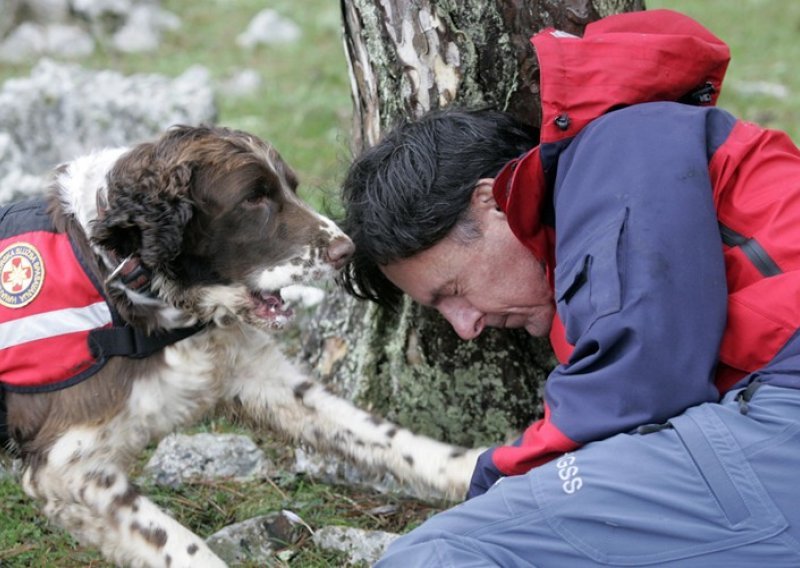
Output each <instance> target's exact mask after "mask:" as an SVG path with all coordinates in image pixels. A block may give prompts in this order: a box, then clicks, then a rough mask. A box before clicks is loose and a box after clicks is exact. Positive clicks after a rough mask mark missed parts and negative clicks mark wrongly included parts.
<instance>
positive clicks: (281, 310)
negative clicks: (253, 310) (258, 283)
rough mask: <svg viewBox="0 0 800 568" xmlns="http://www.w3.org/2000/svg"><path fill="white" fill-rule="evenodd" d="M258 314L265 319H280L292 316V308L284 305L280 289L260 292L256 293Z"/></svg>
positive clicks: (284, 319) (283, 319)
mask: <svg viewBox="0 0 800 568" xmlns="http://www.w3.org/2000/svg"><path fill="white" fill-rule="evenodd" d="M257 296H258V301H259V304H260V306H259V309H258V314H259V315H260V316H261V317H262V318H264V319H266V320H276V322H277V321H278V320H282V321H286V319H287V318H290V317H292V315H293V313H294V312H293V311H292V308H289V307H287V306H285V305H284V302H283V297H282V296H281V293H280V291H275V292H261V293H259V294H258V295H257Z"/></svg>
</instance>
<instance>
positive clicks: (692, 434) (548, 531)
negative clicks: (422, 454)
mask: <svg viewBox="0 0 800 568" xmlns="http://www.w3.org/2000/svg"><path fill="white" fill-rule="evenodd" d="M741 392H743V391H742V390H741V389H740V390H736V391H733V392H730V393H728V394H727V395H726V396H725V398H724V399H723V400H722V401H721V402H720V403H713V404H712V403H710V404H703V405H700V406H697V407H694V408H691V409H689V410H687V411H686V412H685V413H684V414H682V415H681V416H679V417H677V418H675V419H673V420H670V424H671V427H669V428H666V429H663V430H660V431H657V432H653V433H649V434H620V435H617V436H614V437H612V438H609V439H607V440H603V441H601V442H595V443H592V444H588V445H586V446H584V447H583V448H581V449H579V450H576V451H575V452H572V453H569V454H566V455H565V456H562V457H561V458H560V459H557V460H554V461H552V462H549V463H547V464H545V465H543V466H540V467H538V468H536V469H534V470H532V471H530V472H529V473H527V474H525V475H520V476H515V477H508V478H505V479H502V480H501V481H500V482H498V483H497V484H496V485H495V486H494V487H492V488H491V489H490V490H489V491H488V492H487V493H485V494H484V495H481V496H480V497H477V498H475V499H472V500H470V501H467V502H465V503H462V504H461V505H458V506H456V507H454V508H453V509H450V510H448V511H445V512H443V513H440V514H438V515H436V516H434V517H432V518H431V519H429V520H428V521H427V522H426V523H424V524H423V525H422V526H420V527H419V528H417V529H416V530H414V531H412V532H411V533H409V534H408V535H406V536H404V537H402V538H400V539H398V540H397V541H395V543H394V544H392V546H391V547H390V548H389V549H388V551H387V553H386V555H385V556H384V557H383V558H382V559H381V561H379V562H378V564H377V566H378V567H379V568H389V567H402V568H412V567H413V568H417V567H427V566H437V567H438V566H443V567H453V568H469V567H477V566H501V567H503V568H512V567H523V566H524V567H534V566H536V567H553V568H573V567H583V566H659V567H662V566H669V567H681V568H684V567H702V568H715V567H720V568H723V567H724V568H731V567H740V566H741V567H757V568H761V567H764V566H768V567H770V568H778V567H781V568H783V567H786V568H789V567H792V568H797V567H800V390H797V389H791V388H782V387H777V386H770V385H768V384H767V385H762V386H761V387H760V388H758V389H757V390H756V391H755V392H754V393H753V395H752V398H751V399H750V401H749V402H743V401H741V400H740V399H741V395H740V393H741ZM743 406H744V410H745V411H746V413H742V407H743Z"/></svg>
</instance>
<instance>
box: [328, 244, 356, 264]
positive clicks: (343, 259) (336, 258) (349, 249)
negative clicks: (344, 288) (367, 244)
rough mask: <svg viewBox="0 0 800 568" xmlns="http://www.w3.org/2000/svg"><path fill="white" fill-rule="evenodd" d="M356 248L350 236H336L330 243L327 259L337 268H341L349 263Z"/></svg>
mask: <svg viewBox="0 0 800 568" xmlns="http://www.w3.org/2000/svg"><path fill="white" fill-rule="evenodd" d="M355 250H356V247H355V246H354V245H353V241H351V240H350V239H349V238H348V237H345V236H341V237H336V238H335V239H333V240H332V241H331V244H329V245H328V250H327V251H325V260H326V261H327V262H328V264H330V265H331V266H333V267H334V268H335V269H336V270H339V269H340V268H342V267H343V266H344V265H345V264H347V261H348V260H350V257H351V256H353V252H354V251H355Z"/></svg>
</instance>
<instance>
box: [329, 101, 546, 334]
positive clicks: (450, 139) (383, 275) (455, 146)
mask: <svg viewBox="0 0 800 568" xmlns="http://www.w3.org/2000/svg"><path fill="white" fill-rule="evenodd" d="M536 143H537V138H536V132H535V131H534V130H532V129H530V128H528V127H526V126H525V125H523V124H521V123H520V122H518V121H516V120H515V119H514V118H513V117H511V116H510V115H508V114H506V113H500V112H494V111H486V110H482V111H457V110H446V111H437V112H434V113H431V114H428V115H426V116H425V117H423V118H422V119H420V120H419V121H416V122H407V123H403V124H401V125H400V126H398V127H397V128H395V129H394V130H392V131H391V132H390V133H389V134H388V135H387V136H386V137H385V138H384V139H383V140H382V141H381V142H379V143H378V144H377V145H375V146H374V147H372V148H370V149H369V150H367V151H366V152H365V153H364V154H363V155H361V156H360V157H359V158H358V159H356V161H355V162H354V163H353V165H352V166H351V168H350V172H349V174H348V176H347V179H346V180H345V184H344V204H345V208H346V217H345V222H344V229H345V231H346V232H347V233H348V234H349V235H350V236H351V238H352V239H353V241H354V242H355V244H356V255H355V257H354V258H353V261H352V263H351V265H350V266H349V269H348V270H347V271H346V273H345V276H344V285H345V287H346V288H347V289H348V291H349V292H350V293H352V294H354V295H356V296H358V297H361V298H367V299H371V300H374V301H376V302H379V303H381V304H384V305H388V306H394V305H396V303H397V301H398V300H399V299H400V298H401V295H402V294H401V293H402V292H405V293H407V294H408V295H410V296H411V297H412V298H413V299H414V300H416V301H417V302H419V303H421V304H424V305H427V306H431V307H433V308H436V309H437V310H439V312H440V313H442V315H444V317H445V318H446V319H447V320H448V321H449V322H450V323H451V325H452V326H453V328H454V329H455V330H456V332H457V333H458V334H459V335H460V336H461V337H463V338H465V339H471V338H473V337H476V336H477V335H478V334H480V332H481V331H482V330H483V329H484V327H524V328H526V329H527V330H528V331H529V332H530V333H531V334H533V335H542V334H545V333H547V330H548V329H549V325H550V322H551V321H552V315H553V307H552V294H551V292H550V289H549V286H548V285H547V280H546V278H545V273H544V269H543V267H542V265H541V263H540V262H539V261H538V260H537V259H536V258H534V257H533V255H531V254H530V253H529V252H528V251H527V249H525V247H524V246H523V245H522V244H521V243H520V242H519V241H518V240H517V239H516V238H515V237H514V235H513V234H512V232H511V229H510V228H509V227H508V223H507V221H506V218H505V214H504V213H503V212H502V211H500V209H499V208H498V207H497V204H496V203H495V200H494V196H493V193H492V182H493V177H494V176H495V175H496V174H497V173H498V172H499V171H500V169H502V167H503V166H504V165H505V164H506V163H507V162H508V161H510V160H512V159H513V158H516V157H518V156H520V155H521V154H523V153H525V152H527V151H528V150H529V149H530V148H532V147H533V146H535V145H536Z"/></svg>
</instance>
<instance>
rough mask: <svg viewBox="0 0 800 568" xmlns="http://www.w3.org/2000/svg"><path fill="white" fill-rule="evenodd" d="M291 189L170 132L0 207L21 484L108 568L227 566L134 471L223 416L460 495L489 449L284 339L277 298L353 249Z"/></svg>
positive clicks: (293, 183) (237, 147)
mask: <svg viewBox="0 0 800 568" xmlns="http://www.w3.org/2000/svg"><path fill="white" fill-rule="evenodd" d="M297 183H298V182H297V178H296V176H295V174H294V173H293V171H292V170H291V168H290V167H289V166H288V165H287V164H286V163H285V162H284V161H283V160H282V159H281V157H280V155H279V154H278V152H277V151H276V150H275V149H274V148H273V147H272V146H270V145H269V144H267V143H265V142H264V141H262V140H260V139H258V138H257V137H255V136H252V135H250V134H247V133H244V132H241V131H237V130H231V129H226V128H223V127H211V126H198V127H187V126H176V127H173V128H171V129H169V130H167V131H166V132H165V133H164V134H163V135H162V136H161V137H160V138H158V139H157V140H155V141H152V142H147V143H142V144H139V145H136V146H134V147H131V148H123V149H107V150H103V151H98V152H94V153H91V154H88V155H86V156H82V157H79V158H77V159H75V160H73V161H71V162H68V163H66V164H62V165H61V166H59V167H58V168H57V169H56V170H55V172H54V177H53V183H52V188H51V191H50V192H49V194H48V196H47V197H46V199H44V200H41V201H30V202H25V203H17V204H12V205H10V206H7V207H5V208H4V209H2V210H0V274H1V275H2V278H0V316H1V317H0V377H2V381H3V383H4V384H3V385H2V386H3V388H4V390H5V406H6V411H7V426H8V432H9V434H10V437H11V440H12V441H11V447H12V449H13V450H14V451H15V452H16V453H17V454H18V455H19V456H20V457H21V459H22V476H21V479H22V485H23V488H24V490H25V492H26V493H27V494H28V495H29V496H31V497H32V498H34V499H37V500H39V501H41V502H42V503H43V510H44V513H45V514H46V515H47V517H48V518H49V519H51V520H52V521H54V522H55V523H57V524H59V525H61V526H62V527H64V528H65V529H66V530H67V531H69V532H70V533H71V534H72V535H73V536H74V537H75V538H76V539H77V540H78V541H80V542H81V543H83V544H87V545H91V546H95V547H97V548H99V550H100V551H101V552H102V553H103V555H104V556H105V557H106V558H108V559H109V560H111V561H113V562H116V563H118V564H123V565H131V566H164V567H173V568H174V567H177V566H193V567H196V566H211V567H214V566H224V565H225V564H224V563H223V562H222V561H221V560H220V559H219V558H218V557H217V556H215V555H214V553H213V552H212V551H211V550H210V549H209V548H208V547H207V546H206V544H205V543H204V541H203V539H202V538H200V537H199V536H197V535H195V534H193V533H192V532H191V531H190V530H189V529H187V528H186V527H183V526H182V525H180V524H179V523H178V522H176V521H175V520H174V519H173V518H172V517H170V516H169V515H168V514H167V513H165V512H164V511H162V510H160V509H159V508H158V507H157V506H156V505H155V504H154V503H153V502H152V501H150V500H149V499H147V497H146V496H144V495H142V494H140V492H139V491H138V490H137V488H136V487H135V486H134V485H133V484H132V483H131V481H130V480H129V477H128V475H127V473H126V472H127V469H128V467H129V465H130V464H131V462H132V461H133V460H134V459H135V458H136V457H137V456H138V455H139V454H140V452H141V451H142V450H143V449H144V448H145V447H146V446H147V445H148V444H150V443H151V442H154V441H158V440H159V439H160V438H162V437H163V436H165V435H166V434H168V433H170V432H172V431H174V430H176V429H178V428H182V427H185V426H188V425H191V424H192V423H195V422H197V421H198V420H200V419H202V418H203V417H206V416H208V415H209V414H211V413H214V412H225V413H227V414H229V415H232V416H235V417H237V418H240V419H242V420H244V421H245V422H247V423H249V424H251V425H254V426H256V427H259V428H270V429H273V430H277V431H278V432H281V433H284V434H287V435H288V436H289V437H291V438H292V439H294V440H297V441H301V442H305V443H308V444H310V445H311V446H313V447H315V448H318V449H321V450H327V451H334V452H336V453H338V454H340V455H342V456H345V457H347V458H349V459H351V460H354V461H355V462H358V463H360V464H364V465H366V466H369V467H370V468H373V469H374V470H376V471H389V472H391V473H392V474H394V475H395V476H397V477H398V478H399V479H400V480H405V481H407V482H409V483H412V484H420V485H424V486H429V487H431V488H435V489H438V490H440V491H444V492H448V493H449V494H451V495H453V496H455V495H463V494H464V492H465V491H466V488H467V485H468V481H469V476H470V474H471V472H472V469H473V467H474V464H475V462H476V459H477V456H478V451H477V450H465V449H463V448H458V447H454V446H450V445H448V444H444V443H440V442H437V441H435V440H432V439H429V438H426V437H423V436H418V435H415V434H413V433H411V432H410V431H408V430H405V429H403V428H400V427H398V426H396V425H394V424H392V423H390V422H388V421H384V420H382V419H380V418H379V417H377V416H373V415H371V414H369V413H367V412H365V411H363V410H360V409H358V408H355V407H354V406H353V405H352V404H351V403H350V402H348V401H346V400H344V399H342V398H339V397H337V396H335V395H333V394H332V393H331V392H329V391H328V390H326V388H325V387H324V386H323V385H321V384H319V383H317V382H315V381H313V380H312V379H311V378H309V376H307V374H306V373H304V372H303V371H302V370H301V369H300V368H299V367H298V366H296V365H295V364H294V363H292V362H291V361H290V360H289V359H288V358H287V357H286V356H285V355H284V354H283V353H282V352H281V351H280V349H279V348H278V346H277V345H276V338H275V337H274V333H275V332H279V331H280V330H281V329H282V328H284V327H285V326H286V324H287V323H288V322H289V321H290V320H291V318H292V315H293V314H292V308H291V307H290V306H289V305H287V303H286V302H284V299H283V297H282V295H281V289H284V288H286V287H288V286H290V285H296V284H309V283H314V282H318V281H322V280H325V279H330V278H333V277H335V276H336V274H337V272H338V271H339V270H340V269H341V268H342V267H343V266H344V265H345V264H346V263H347V261H348V259H349V258H350V256H351V254H352V252H353V244H352V242H351V241H350V239H349V238H348V237H347V236H346V235H345V234H344V233H343V232H342V231H341V230H340V229H339V228H338V227H337V226H336V225H335V224H334V223H333V222H332V221H331V220H330V219H328V218H326V217H324V216H322V215H320V214H318V213H316V212H314V211H313V210H312V209H311V208H310V207H309V206H308V205H307V204H305V203H304V202H303V201H301V200H300V199H299V198H298V196H297V195H296V191H295V190H296V187H297ZM9 226H12V228H8V227H9ZM12 229H13V230H12ZM57 253H58V254H62V253H63V255H64V256H66V257H68V258H67V260H64V259H63V258H61V257H60V256H57ZM48 290H50V292H52V293H51V294H48V293H47V292H48ZM72 296H74V298H73V297H72Z"/></svg>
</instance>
